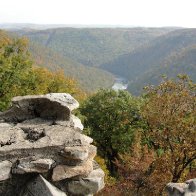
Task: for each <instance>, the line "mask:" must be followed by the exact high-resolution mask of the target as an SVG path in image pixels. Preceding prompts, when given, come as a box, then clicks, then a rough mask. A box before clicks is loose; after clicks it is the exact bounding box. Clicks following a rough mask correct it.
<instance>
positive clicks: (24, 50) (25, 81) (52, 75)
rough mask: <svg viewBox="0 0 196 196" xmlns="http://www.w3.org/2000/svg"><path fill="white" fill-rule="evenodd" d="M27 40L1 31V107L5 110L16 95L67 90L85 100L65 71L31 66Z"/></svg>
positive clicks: (82, 93) (83, 94) (0, 108)
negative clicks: (9, 35) (53, 70)
mask: <svg viewBox="0 0 196 196" xmlns="http://www.w3.org/2000/svg"><path fill="white" fill-rule="evenodd" d="M32 64H33V62H32V61H31V57H30V54H29V52H28V40H27V39H25V38H20V39H17V38H10V37H8V36H7V35H6V33H5V32H2V31H0V110H5V109H6V108H7V107H8V106H9V104H10V101H11V99H12V98H13V97H14V96H19V95H27V94H31V95H32V94H46V93H51V92H53V93H55V92H56V93H58V92H66V93H70V94H71V95H74V96H75V97H76V98H77V99H79V100H83V99H84V98H85V97H86V94H85V93H84V92H83V91H81V90H80V89H79V87H78V84H77V82H76V81H75V80H74V79H72V78H68V77H65V76H64V72H63V71H62V70H58V71H56V72H51V71H49V70H47V69H45V68H41V67H36V66H35V65H34V66H32Z"/></svg>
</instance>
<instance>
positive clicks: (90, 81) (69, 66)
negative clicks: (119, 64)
mask: <svg viewBox="0 0 196 196" xmlns="http://www.w3.org/2000/svg"><path fill="white" fill-rule="evenodd" d="M29 45H30V46H29V47H30V51H31V54H32V57H33V60H34V61H35V64H36V65H39V66H42V67H47V68H48V69H50V70H53V71H54V70H59V69H62V70H63V71H64V74H65V76H69V77H72V78H74V79H76V80H77V81H78V82H79V85H80V87H81V88H82V89H84V90H86V91H88V92H93V91H96V90H98V89H99V88H110V87H111V86H112V84H113V82H114V76H113V75H112V74H111V73H109V72H107V71H104V70H102V69H98V68H94V67H86V66H84V65H82V64H80V63H78V62H76V61H73V60H72V59H69V58H67V57H64V56H63V55H61V54H60V53H56V52H54V51H52V50H51V49H50V48H47V47H45V46H43V45H40V44H38V43H35V42H30V44H29Z"/></svg>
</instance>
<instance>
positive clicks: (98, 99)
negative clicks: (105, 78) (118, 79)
mask: <svg viewBox="0 0 196 196" xmlns="http://www.w3.org/2000/svg"><path fill="white" fill-rule="evenodd" d="M80 111H81V113H82V114H83V115H84V116H85V117H86V118H85V122H84V123H85V126H87V127H89V128H90V133H89V135H90V136H91V137H92V138H93V139H94V141H95V143H96V145H97V147H98V150H100V151H99V152H100V154H101V155H102V156H103V157H105V158H106V159H107V160H108V165H109V168H110V171H111V172H113V171H112V170H113V168H112V167H113V161H114V160H115V158H117V157H118V154H119V153H123V152H126V151H127V150H128V147H129V146H130V145H131V143H132V141H133V138H134V132H135V129H136V128H137V126H138V122H139V112H138V100H137V99H136V98H134V97H132V96H131V95H130V94H129V93H128V92H126V91H114V90H100V91H99V92H98V93H97V94H95V95H93V96H92V97H90V98H89V99H88V100H87V101H86V102H85V103H84V104H83V106H82V107H81V109H80Z"/></svg>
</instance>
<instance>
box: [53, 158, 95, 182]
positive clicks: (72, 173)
mask: <svg viewBox="0 0 196 196" xmlns="http://www.w3.org/2000/svg"><path fill="white" fill-rule="evenodd" d="M92 170H93V163H92V161H90V160H88V161H86V162H85V163H83V164H81V165H76V166H67V165H58V166H56V167H55V168H54V169H53V174H52V180H53V181H60V180H64V179H67V178H73V177H76V176H88V175H89V173H90V172H92Z"/></svg>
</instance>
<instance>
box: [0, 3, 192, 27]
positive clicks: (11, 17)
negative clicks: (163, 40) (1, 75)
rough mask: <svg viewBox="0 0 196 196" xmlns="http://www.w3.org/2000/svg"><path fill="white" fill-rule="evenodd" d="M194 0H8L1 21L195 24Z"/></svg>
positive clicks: (114, 24)
mask: <svg viewBox="0 0 196 196" xmlns="http://www.w3.org/2000/svg"><path fill="white" fill-rule="evenodd" d="M195 5H196V2H195V1H194V0H181V1H177V0H172V1H171V0H165V1H161V0H148V1H146V0H121V1H120V0H116V1H114V0H113V1H112V0H107V1H104V0H99V1H98V0H83V1H80V0H72V1H69V0H55V1H54V0H48V1H46V0H42V1H39V0H34V1H32V0H29V1H28V2H27V1H25V0H17V1H14V0H6V1H3V2H2V3H1V7H0V23H1V24H5V23H9V24H10V23H11V24H21V23H22V24H24V23H25V24H37V25H67V26H71V25H80V26H125V27H126V26H127V27H188V28H195V27H196V23H195V22H194V19H195V18H196V12H195Z"/></svg>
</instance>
